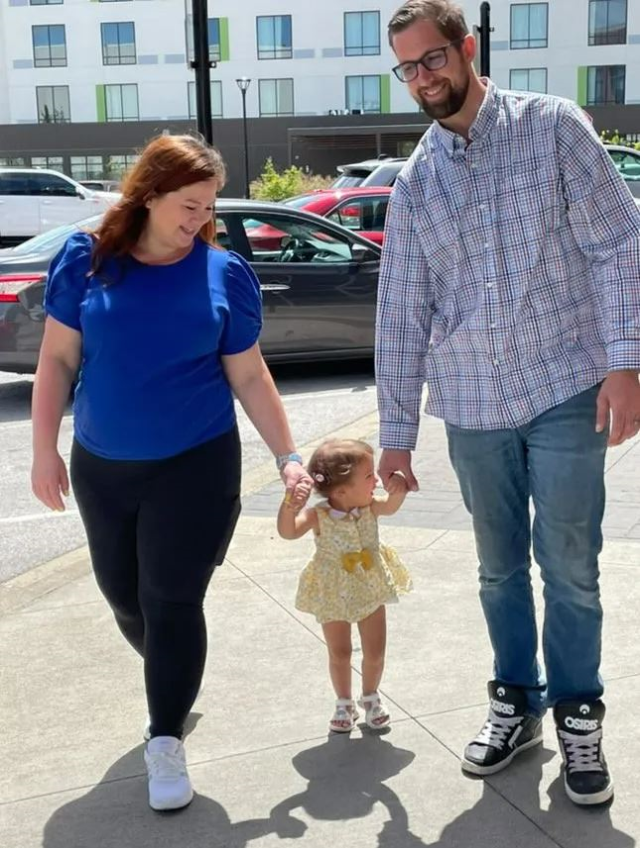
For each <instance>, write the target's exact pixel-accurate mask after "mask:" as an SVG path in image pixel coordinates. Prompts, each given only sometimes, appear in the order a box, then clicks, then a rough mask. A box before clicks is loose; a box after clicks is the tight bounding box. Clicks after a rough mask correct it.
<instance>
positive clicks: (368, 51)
mask: <svg viewBox="0 0 640 848" xmlns="http://www.w3.org/2000/svg"><path fill="white" fill-rule="evenodd" d="M344 55H345V56H379V55H380V12H345V13H344Z"/></svg>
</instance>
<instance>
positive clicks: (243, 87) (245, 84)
mask: <svg viewBox="0 0 640 848" xmlns="http://www.w3.org/2000/svg"><path fill="white" fill-rule="evenodd" d="M236 82H237V84H238V88H239V89H240V93H241V94H242V135H243V137H244V196H245V197H246V198H247V199H248V198H249V194H250V191H249V144H248V141H247V89H248V88H249V86H250V85H251V80H250V79H249V77H240V79H237V80H236Z"/></svg>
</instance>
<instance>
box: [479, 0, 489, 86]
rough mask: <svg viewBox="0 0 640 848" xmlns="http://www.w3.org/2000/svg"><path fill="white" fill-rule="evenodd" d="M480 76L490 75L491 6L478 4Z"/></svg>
mask: <svg viewBox="0 0 640 848" xmlns="http://www.w3.org/2000/svg"><path fill="white" fill-rule="evenodd" d="M478 29H479V30H480V76H482V77H488V76H490V75H491V57H490V51H491V4H490V3H487V2H486V0H485V2H483V3H481V4H480V26H479V27H478Z"/></svg>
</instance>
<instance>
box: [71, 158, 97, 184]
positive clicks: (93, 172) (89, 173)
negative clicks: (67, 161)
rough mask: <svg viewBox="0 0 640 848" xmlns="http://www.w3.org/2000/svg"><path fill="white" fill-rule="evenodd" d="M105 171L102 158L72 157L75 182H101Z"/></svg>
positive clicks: (72, 172)
mask: <svg viewBox="0 0 640 848" xmlns="http://www.w3.org/2000/svg"><path fill="white" fill-rule="evenodd" d="M103 171H104V165H103V162H102V156H72V157H71V176H72V177H73V178H74V180H92V179H93V180H100V179H102V177H103Z"/></svg>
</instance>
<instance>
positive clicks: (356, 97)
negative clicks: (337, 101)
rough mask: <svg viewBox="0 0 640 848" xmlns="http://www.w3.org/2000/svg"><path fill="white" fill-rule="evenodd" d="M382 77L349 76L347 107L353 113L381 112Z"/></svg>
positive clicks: (347, 81) (347, 82) (347, 79)
mask: <svg viewBox="0 0 640 848" xmlns="http://www.w3.org/2000/svg"><path fill="white" fill-rule="evenodd" d="M380 99H381V98H380V77H379V76H375V77H374V76H371V77H347V78H346V107H347V110H348V111H349V112H351V113H354V112H355V113H356V114H359V113H360V114H365V113H367V112H368V113H377V112H380Z"/></svg>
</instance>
